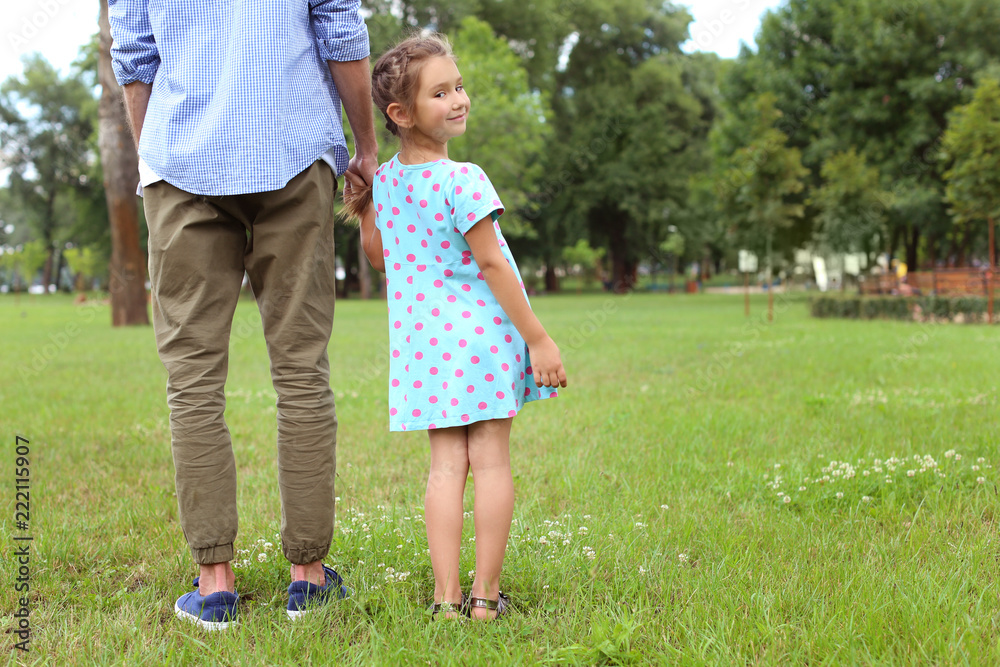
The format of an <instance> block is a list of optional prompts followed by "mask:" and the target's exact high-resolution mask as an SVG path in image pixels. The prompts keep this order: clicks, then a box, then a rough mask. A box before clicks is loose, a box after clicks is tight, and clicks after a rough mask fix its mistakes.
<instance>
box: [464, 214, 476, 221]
mask: <svg viewBox="0 0 1000 667" xmlns="http://www.w3.org/2000/svg"><path fill="white" fill-rule="evenodd" d="M466 217H467V218H468V219H469V220H475V219H476V214H475V213H470V214H469V215H467V216H466Z"/></svg>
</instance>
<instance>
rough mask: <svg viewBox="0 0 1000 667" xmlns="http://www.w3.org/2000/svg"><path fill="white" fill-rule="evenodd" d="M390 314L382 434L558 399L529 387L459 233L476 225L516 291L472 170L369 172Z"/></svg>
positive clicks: (395, 162)
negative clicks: (496, 249) (487, 235)
mask: <svg viewBox="0 0 1000 667" xmlns="http://www.w3.org/2000/svg"><path fill="white" fill-rule="evenodd" d="M372 197H373V202H374V206H375V224H376V226H377V227H378V230H379V231H380V232H381V233H382V247H383V249H384V255H385V272H386V294H387V302H388V306H389V348H390V357H389V429H390V430H392V431H412V430H421V429H433V428H444V427H448V426H461V425H463V424H469V423H472V422H477V421H485V420H488V419H502V418H506V417H513V416H514V415H516V414H517V412H518V411H519V410H520V409H521V407H522V406H523V405H524V404H525V403H527V402H529V401H534V400H538V399H542V398H549V397H551V396H556V395H557V391H556V389H554V388H550V387H541V388H539V387H536V386H535V382H534V378H533V376H532V371H531V360H530V359H529V358H528V348H527V345H525V343H524V339H523V338H521V335H520V334H519V333H518V332H517V329H516V328H515V327H514V325H513V323H511V321H510V318H509V317H507V314H506V313H505V312H504V310H503V308H501V307H500V304H499V303H497V300H496V298H495V297H494V296H493V292H492V291H491V290H490V288H489V286H488V285H487V284H486V280H485V279H484V278H483V274H482V273H481V272H480V270H479V266H478V265H477V264H476V259H475V258H474V257H473V256H472V251H471V250H470V249H469V244H468V243H466V241H465V234H466V232H468V231H469V230H470V229H471V228H472V227H473V225H475V224H476V223H477V222H478V221H480V220H482V219H484V218H488V217H489V218H491V219H492V220H493V228H494V230H495V232H496V235H497V241H498V242H499V244H500V249H501V251H502V252H503V255H504V257H505V258H506V259H507V262H508V263H509V264H510V266H511V268H512V269H513V270H514V273H515V275H516V276H517V279H518V282H520V283H521V289H522V290H523V289H524V283H523V282H522V281H521V275H520V273H519V272H518V270H517V264H515V263H514V258H513V257H512V256H511V254H510V249H509V248H508V247H507V242H506V241H505V240H504V238H503V234H501V233H500V224H499V222H498V219H499V218H500V215H501V214H502V213H503V210H504V209H503V204H502V203H501V202H500V198H499V197H498V196H497V193H496V190H495V189H494V188H493V184H492V183H490V180H489V179H488V178H487V177H486V174H485V173H484V172H483V170H482V169H480V168H479V167H478V166H476V165H474V164H471V163H467V162H466V163H463V162H453V161H451V160H439V161H436V162H427V163H424V164H414V165H404V164H400V162H399V155H398V154H397V155H396V156H395V157H393V158H392V159H391V160H390V161H389V162H386V163H385V164H383V165H382V166H380V167H379V169H378V171H376V172H375V183H374V187H373V189H372Z"/></svg>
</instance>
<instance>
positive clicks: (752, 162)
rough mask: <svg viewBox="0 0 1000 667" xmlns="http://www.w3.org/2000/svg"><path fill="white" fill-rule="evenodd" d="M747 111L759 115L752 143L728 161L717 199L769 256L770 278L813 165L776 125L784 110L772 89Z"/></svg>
mask: <svg viewBox="0 0 1000 667" xmlns="http://www.w3.org/2000/svg"><path fill="white" fill-rule="evenodd" d="M746 112H747V113H748V114H750V115H751V117H752V118H753V119H754V122H753V125H752V130H751V132H750V134H749V136H748V142H747V144H746V145H745V146H743V147H741V148H739V149H737V150H736V151H735V152H733V153H732V155H730V156H729V157H728V159H727V160H726V164H727V165H728V168H727V169H726V171H725V172H724V174H723V178H722V179H720V180H719V181H718V183H717V193H718V201H719V207H720V213H721V214H722V215H723V216H724V217H725V218H726V219H728V220H729V222H730V225H731V226H732V227H733V228H735V229H736V230H738V236H739V238H740V239H741V241H743V245H744V247H749V248H751V249H753V250H755V251H757V252H758V254H764V256H765V257H766V258H767V276H768V281H770V279H771V275H772V270H773V266H774V262H773V257H772V249H773V245H774V237H775V235H776V234H777V233H778V232H779V231H781V230H787V229H789V228H790V227H791V226H792V225H793V224H794V222H795V221H796V220H798V219H800V218H802V216H803V213H804V210H805V206H804V204H803V203H802V202H801V197H800V196H799V194H800V193H801V192H802V190H803V188H804V187H805V185H804V179H805V178H806V177H807V176H808V175H809V170H808V169H806V168H805V167H804V166H803V165H802V155H801V152H800V151H799V149H797V148H792V147H790V146H788V136H787V135H786V134H785V133H784V132H782V131H781V130H779V129H777V128H776V127H775V125H776V123H777V122H778V121H779V120H780V119H781V116H782V113H781V111H779V110H778V109H777V108H776V107H775V98H774V96H773V95H772V94H770V93H765V94H763V95H761V96H759V97H758V98H756V99H754V100H752V101H750V103H748V106H747V108H746ZM761 250H763V253H761V252H760V251H761ZM771 292H772V290H768V294H771Z"/></svg>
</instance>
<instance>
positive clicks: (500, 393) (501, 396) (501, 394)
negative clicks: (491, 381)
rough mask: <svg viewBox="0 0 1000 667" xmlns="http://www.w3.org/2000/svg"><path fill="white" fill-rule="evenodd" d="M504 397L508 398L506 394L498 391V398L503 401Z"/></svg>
mask: <svg viewBox="0 0 1000 667" xmlns="http://www.w3.org/2000/svg"><path fill="white" fill-rule="evenodd" d="M504 396H506V394H504V393H503V392H502V391H498V392H497V398H499V399H501V400H503V397H504Z"/></svg>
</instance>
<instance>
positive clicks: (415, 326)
mask: <svg viewBox="0 0 1000 667" xmlns="http://www.w3.org/2000/svg"><path fill="white" fill-rule="evenodd" d="M413 328H414V329H416V330H417V331H420V330H422V329H423V328H424V323H423V322H417V323H416V324H415V325H414V327H413Z"/></svg>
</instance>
